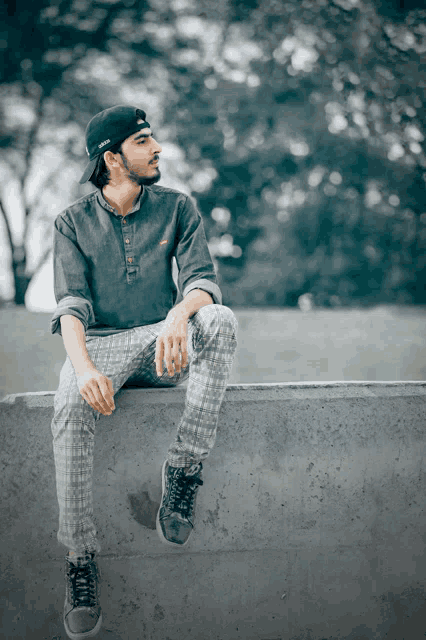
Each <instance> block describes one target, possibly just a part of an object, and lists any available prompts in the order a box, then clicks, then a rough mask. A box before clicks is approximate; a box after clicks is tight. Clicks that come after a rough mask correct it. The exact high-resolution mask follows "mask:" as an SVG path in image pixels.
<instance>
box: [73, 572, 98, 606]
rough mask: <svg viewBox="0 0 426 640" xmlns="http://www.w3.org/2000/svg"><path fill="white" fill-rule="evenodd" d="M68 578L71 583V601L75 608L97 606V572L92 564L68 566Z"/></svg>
mask: <svg viewBox="0 0 426 640" xmlns="http://www.w3.org/2000/svg"><path fill="white" fill-rule="evenodd" d="M68 576H69V580H70V583H71V600H72V604H73V606H75V607H94V606H96V605H97V589H96V584H97V571H96V565H95V563H94V562H88V563H87V564H85V565H83V566H76V565H72V563H71V564H70V567H69V570H68Z"/></svg>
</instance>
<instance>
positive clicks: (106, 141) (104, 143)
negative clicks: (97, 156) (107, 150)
mask: <svg viewBox="0 0 426 640" xmlns="http://www.w3.org/2000/svg"><path fill="white" fill-rule="evenodd" d="M108 142H111V140H110V139H109V138H108V140H104V141H103V142H101V144H98V149H102V147H104V146H105V145H106V144H108Z"/></svg>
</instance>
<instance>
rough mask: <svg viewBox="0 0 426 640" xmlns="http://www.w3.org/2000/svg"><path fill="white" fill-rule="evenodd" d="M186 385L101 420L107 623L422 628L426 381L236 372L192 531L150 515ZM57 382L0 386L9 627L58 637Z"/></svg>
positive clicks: (253, 636)
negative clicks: (312, 379)
mask: <svg viewBox="0 0 426 640" xmlns="http://www.w3.org/2000/svg"><path fill="white" fill-rule="evenodd" d="M184 399H185V389H183V388H175V389H162V390H155V389H131V390H122V391H120V392H119V394H118V395H117V396H116V406H117V409H116V412H115V413H114V415H113V416H111V417H101V418H100V420H99V421H98V422H97V427H96V428H97V434H96V438H97V451H96V460H95V471H94V478H95V480H94V482H95V504H96V508H95V513H96V521H97V524H98V528H99V533H100V540H101V544H102V547H103V549H102V552H101V554H100V558H99V565H100V569H101V572H102V604H103V607H104V619H105V622H104V629H103V631H102V632H101V634H100V636H99V637H100V638H109V639H110V640H116V639H121V640H142V639H145V638H146V639H149V640H157V639H158V640H160V639H161V640H278V639H280V640H284V639H285V640H296V639H297V640H308V639H310V640H322V639H325V638H326V639H327V640H331V639H333V640H336V639H339V640H340V639H345V640H367V639H368V640H370V639H378V640H379V639H380V640H383V639H384V638H386V639H387V640H403V639H405V640H416V639H417V638H422V637H423V634H424V632H425V631H426V628H425V623H424V620H425V614H426V607H425V578H426V555H425V532H426V515H425V475H424V454H425V442H426V415H425V409H426V383H425V382H405V383H398V382H396V383H388V382H365V383H361V382H353V383H351V382H334V383H333V382H328V383H282V384H270V385H257V384H253V385H249V384H246V385H231V386H230V387H229V388H228V389H227V391H226V395H225V400H224V403H223V405H222V408H221V413H220V419H219V420H220V421H219V430H218V436H217V441H216V445H215V448H214V450H213V452H212V453H211V455H210V457H209V458H208V459H207V460H206V462H205V465H204V468H205V471H204V486H203V487H201V488H200V490H199V494H198V495H199V497H198V505H197V521H196V527H195V531H194V533H193V535H192V537H191V540H190V543H189V544H188V547H187V548H185V549H184V550H183V549H174V548H169V547H168V546H165V545H163V544H162V543H161V542H160V540H159V539H158V537H157V533H156V531H155V523H154V521H155V514H156V511H157V508H158V504H159V500H160V495H161V489H160V486H161V485H160V468H161V464H162V462H163V459H164V455H165V452H166V450H167V447H168V444H169V442H170V441H171V438H172V437H173V435H174V432H175V429H176V426H177V424H178V422H179V419H180V416H181V413H182V410H183V405H184ZM52 402H53V394H52V393H40V394H22V395H15V396H8V397H7V398H6V399H5V400H4V401H3V402H2V403H0V420H1V437H2V443H1V445H0V455H1V464H2V473H1V476H0V478H1V495H2V517H1V519H0V526H1V547H0V556H1V581H2V602H4V603H6V606H5V607H4V611H3V619H2V623H1V624H2V627H1V628H0V635H1V637H2V638H5V639H12V638H13V639H15V638H16V639H17V638H31V639H32V638H36V639H38V638H48V639H53V638H56V640H59V638H65V633H64V630H63V627H62V622H61V609H62V606H63V597H64V592H63V575H62V570H63V557H62V556H63V550H62V548H61V547H60V546H59V545H58V544H57V542H56V527H57V517H58V509H57V502H56V493H55V483H54V465H53V453H52V444H51V434H50V420H51V417H52Z"/></svg>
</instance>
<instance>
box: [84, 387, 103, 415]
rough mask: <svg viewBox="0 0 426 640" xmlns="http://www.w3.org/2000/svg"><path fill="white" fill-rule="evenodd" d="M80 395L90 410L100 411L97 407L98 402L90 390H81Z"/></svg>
mask: <svg viewBox="0 0 426 640" xmlns="http://www.w3.org/2000/svg"><path fill="white" fill-rule="evenodd" d="M81 395H82V396H83V398H84V399H85V400H86V402H87V404H89V405H90V406H91V407H92V409H94V410H95V411H99V412H100V411H101V407H100V406H99V404H98V402H97V401H96V398H95V396H94V395H93V393H92V392H91V390H90V389H88V390H86V389H84V390H83V389H82V390H81Z"/></svg>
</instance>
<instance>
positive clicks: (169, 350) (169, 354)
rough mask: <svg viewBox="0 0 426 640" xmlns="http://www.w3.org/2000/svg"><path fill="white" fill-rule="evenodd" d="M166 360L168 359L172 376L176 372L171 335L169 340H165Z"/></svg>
mask: <svg viewBox="0 0 426 640" xmlns="http://www.w3.org/2000/svg"><path fill="white" fill-rule="evenodd" d="M164 343H165V344H164V360H165V361H166V367H167V371H168V373H169V376H172V375H173V373H174V369H173V363H172V337H171V336H169V338H168V339H167V340H165V341H164Z"/></svg>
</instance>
